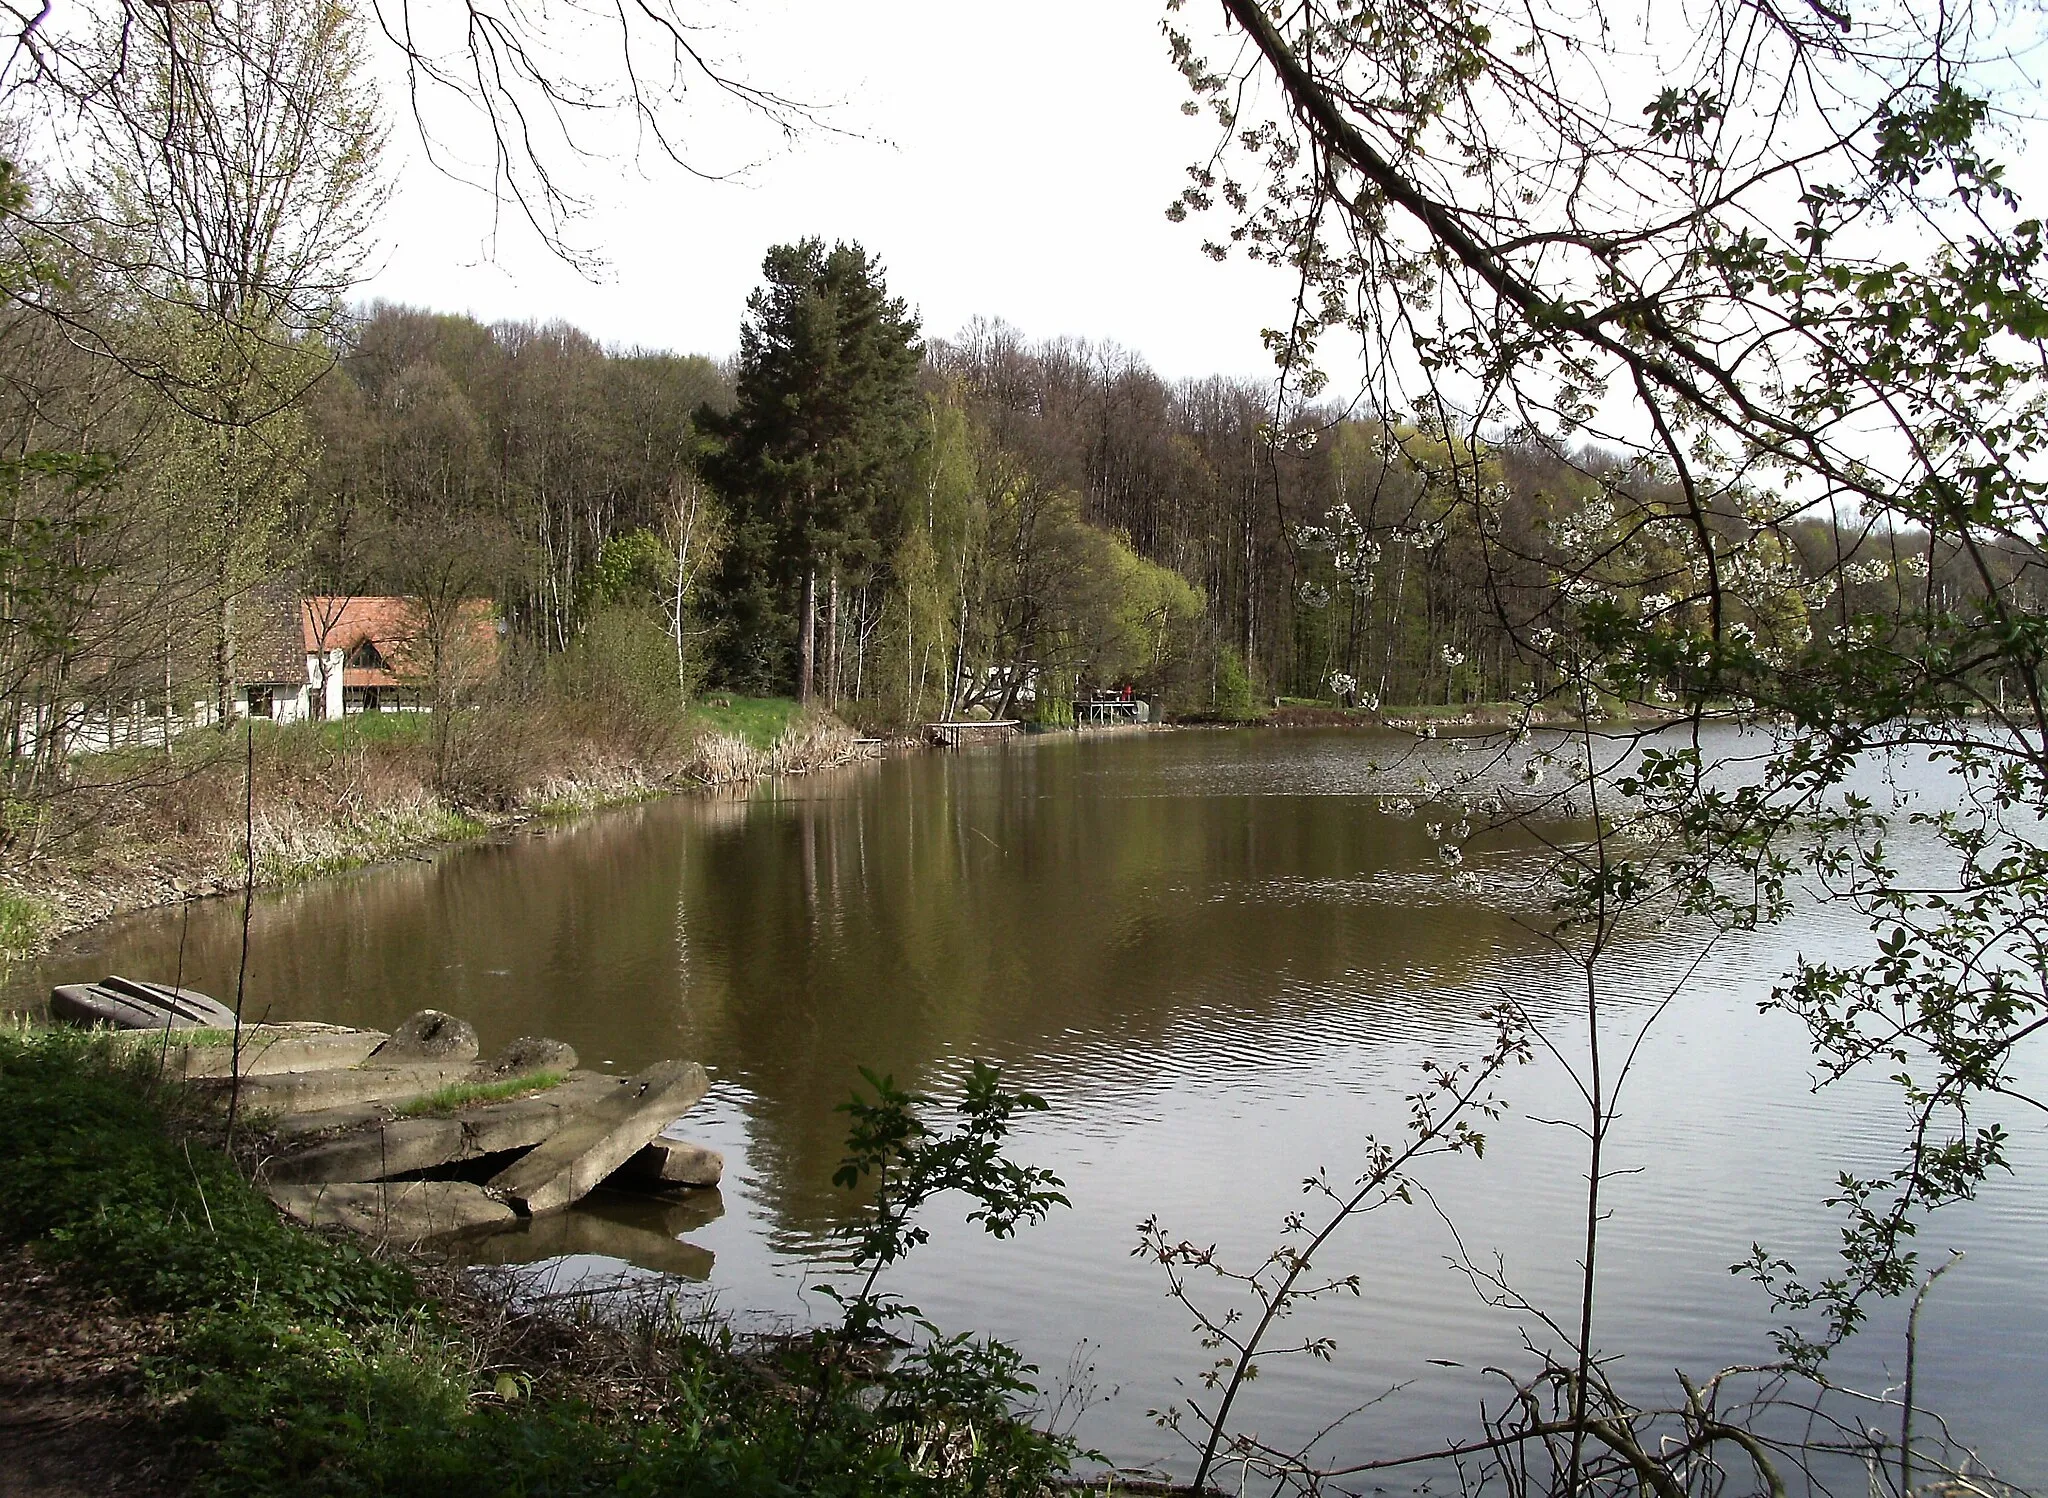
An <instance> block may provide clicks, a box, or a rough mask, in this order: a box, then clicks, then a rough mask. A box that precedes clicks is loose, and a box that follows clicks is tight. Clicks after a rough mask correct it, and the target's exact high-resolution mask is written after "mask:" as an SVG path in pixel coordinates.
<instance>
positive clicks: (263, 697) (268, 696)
mask: <svg viewBox="0 0 2048 1498" xmlns="http://www.w3.org/2000/svg"><path fill="white" fill-rule="evenodd" d="M275 715H276V707H275V701H274V698H273V696H272V689H271V688H269V687H251V688H249V716H250V717H252V718H269V717H274V716H275Z"/></svg>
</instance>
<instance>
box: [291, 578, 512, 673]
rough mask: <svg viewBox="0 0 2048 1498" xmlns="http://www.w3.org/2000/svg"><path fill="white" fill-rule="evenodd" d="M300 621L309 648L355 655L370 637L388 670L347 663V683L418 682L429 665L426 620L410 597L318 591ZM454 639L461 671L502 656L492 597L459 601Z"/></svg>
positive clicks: (303, 603) (302, 607) (476, 669)
mask: <svg viewBox="0 0 2048 1498" xmlns="http://www.w3.org/2000/svg"><path fill="white" fill-rule="evenodd" d="M299 622H300V628H301V631H302V633H303V634H304V636H305V641H306V652H307V654H309V655H317V654H320V653H322V652H324V651H328V650H340V651H343V652H345V653H349V654H353V653H354V651H355V650H356V648H357V647H358V646H359V645H361V644H363V643H364V642H365V641H368V642H369V643H370V644H371V645H372V646H374V647H375V649H376V652H377V654H378V655H379V656H381V657H383V659H384V662H385V665H386V667H387V668H388V669H384V670H379V669H376V668H374V667H362V666H345V667H343V670H342V678H341V679H342V685H343V686H349V687H392V686H401V685H408V684H415V683H417V682H419V681H420V680H421V679H422V678H424V677H425V676H426V675H427V674H428V672H429V670H430V669H431V668H430V665H429V662H428V659H427V647H426V644H425V642H424V641H423V640H422V638H421V637H422V635H423V633H424V631H425V627H426V621H425V619H424V617H423V615H422V614H421V612H420V609H419V605H418V604H416V603H415V602H413V600H411V599H409V598H389V597H336V596H331V595H329V596H319V597H312V598H302V599H301V600H299ZM454 634H455V637H456V638H455V640H454V641H453V642H452V643H454V644H456V645H458V646H459V647H460V648H461V650H462V653H463V655H464V656H465V657H468V658H469V659H466V660H465V661H464V662H463V663H462V665H461V668H460V669H461V671H462V674H465V675H471V674H480V673H481V671H482V670H483V669H484V668H486V667H488V666H491V665H495V664H496V663H497V659H498V646H499V639H498V621H497V610H496V609H495V608H494V607H493V606H492V604H491V602H490V600H489V599H487V598H470V599H465V600H464V601H463V603H462V604H461V606H460V611H459V614H458V622H457V627H456V629H455V631H454Z"/></svg>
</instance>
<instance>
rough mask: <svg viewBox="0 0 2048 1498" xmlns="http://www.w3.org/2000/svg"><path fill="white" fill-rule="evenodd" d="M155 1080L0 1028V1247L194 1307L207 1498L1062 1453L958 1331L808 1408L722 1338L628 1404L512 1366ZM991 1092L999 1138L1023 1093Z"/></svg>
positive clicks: (181, 1360)
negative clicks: (268, 1179)
mask: <svg viewBox="0 0 2048 1498" xmlns="http://www.w3.org/2000/svg"><path fill="white" fill-rule="evenodd" d="M154 1066H155V1054H154V1052H153V1051H152V1050H150V1049H148V1048H146V1047H144V1048H136V1049H133V1050H130V1049H129V1048H125V1047H124V1048H121V1049H120V1050H117V1049H116V1048H115V1047H114V1046H113V1045H112V1044H111V1043H110V1040H109V1038H108V1037H106V1036H104V1035H93V1034H89V1033H86V1032H77V1031H40V1030H36V1031H9V1032H0V1129H5V1130H6V1131H7V1135H6V1137H7V1138H8V1139H9V1141H10V1145H11V1158H10V1162H9V1169H8V1171H7V1172H5V1173H4V1174H0V1242H6V1243H9V1244H20V1243H31V1244H33V1245H34V1246H35V1248H36V1251H37V1253H38V1255H39V1256H40V1257H43V1258H45V1259H46V1260H48V1261H51V1262H55V1263H59V1264H62V1265H63V1266H65V1268H66V1269H67V1271H68V1272H69V1273H71V1274H72V1275H74V1276H76V1277H77V1278H78V1279H79V1280H80V1281H82V1282H83V1283H86V1284H89V1285H92V1286H95V1287H97V1288H99V1289H102V1290H105V1291H107V1292H108V1293H110V1294H112V1295H115V1296H117V1297H119V1298H121V1299H122V1300H124V1301H126V1302H127V1303H128V1304H130V1305H131V1306H135V1307H138V1308H145V1309H163V1310H170V1311H175V1312H178V1313H180V1314H179V1318H178V1322H177V1331H176V1336H175V1341H174V1343H173V1345H172V1347H171V1349H170V1351H169V1352H168V1354H166V1355H165V1356H162V1357H160V1358H158V1359H157V1360H156V1361H155V1362H154V1364H153V1367H152V1369H151V1379H152V1384H153V1390H154V1392H155V1393H156V1394H157V1395H159V1396H161V1397H162V1398H163V1399H164V1401H165V1403H164V1405H163V1410H164V1412H165V1413H164V1415H163V1417H162V1418H163V1419H164V1420H165V1421H166V1422H167V1425H168V1428H167V1429H166V1430H165V1431H164V1432H163V1434H164V1438H165V1439H177V1438H180V1437H182V1438H184V1439H185V1440H187V1441H189V1442H190V1443H191V1445H192V1449H193V1451H194V1453H195V1456H196V1459H197V1464H196V1470H195V1471H194V1473H193V1475H192V1478H191V1490H192V1491H193V1492H194V1493H195V1494H200V1495H208V1498H272V1495H275V1494H278V1493H286V1492H289V1493H294V1494H304V1495H308V1498H445V1495H447V1494H451V1493H459V1494H464V1495H471V1494H474V1495H480V1498H535V1495H543V1494H544V1495H549V1498H584V1495H588V1498H600V1495H605V1498H610V1495H616V1494H626V1495H641V1498H654V1495H657V1494H659V1495H681V1498H689V1495H702V1498H713V1495H718V1498H725V1495H733V1498H754V1495H758V1498H789V1495H792V1494H795V1493H805V1494H815V1495H818V1498H955V1495H957V1498H969V1495H975V1498H979V1495H983V1494H1000V1493H1008V1494H1017V1495H1019V1498H1024V1495H1027V1494H1036V1493H1038V1492H1039V1491H1041V1489H1042V1487H1043V1485H1044V1482H1045V1480H1046V1478H1047V1477H1048V1476H1050V1475H1051V1474H1052V1473H1054V1472H1056V1471H1057V1470H1058V1469H1059V1467H1060V1465H1061V1463H1062V1461H1063V1459H1064V1451H1065V1448H1064V1447H1061V1446H1059V1445H1057V1444H1056V1443H1053V1442H1050V1441H1048V1440H1046V1439H1045V1438H1042V1437H1039V1436H1037V1435H1036V1434H1034V1433H1033V1432H1031V1431H1030V1430H1029V1429H1028V1428H1026V1427H1024V1426H1021V1425H1019V1424H1017V1423H1016V1421H1015V1420H1014V1419H1013V1418H1012V1416H1011V1413H1010V1401H1011V1400H1012V1399H1013V1398H1014V1397H1016V1396H1019V1395H1021V1394H1023V1393H1025V1392H1027V1391H1028V1389H1029V1384H1028V1382H1027V1381H1026V1380H1025V1377H1024V1375H1025V1374H1026V1373H1027V1372H1028V1371H1029V1370H1027V1369H1025V1368H1023V1366H1022V1365H1021V1363H1020V1362H1019V1361H1018V1359H1017V1358H1016V1355H1015V1354H1014V1353H1013V1352H1011V1351H1010V1350H1009V1349H1007V1348H1003V1347H1001V1346H1000V1345H999V1344H983V1343H978V1342H974V1341H972V1340H971V1339H965V1338H954V1339H950V1340H939V1341H935V1342H934V1343H933V1344H932V1345H931V1346H929V1347H926V1348H924V1349H921V1350H920V1351H919V1352H917V1353H916V1354H915V1355H913V1356H911V1357H909V1358H907V1359H905V1360H904V1362H903V1363H902V1365H901V1367H900V1368H898V1369H896V1370H892V1371H890V1372H889V1373H887V1374H885V1375H884V1376H883V1377H881V1378H880V1379H879V1380H876V1379H856V1378H837V1379H835V1380H834V1381H832V1383H831V1385H830V1388H829V1391H828V1392H826V1393H825V1394H824V1395H823V1396H822V1397H806V1398H798V1397H793V1395H792V1391H791V1389H790V1387H789V1384H788V1382H787V1380H786V1377H785V1376H784V1374H783V1373H781V1372H779V1371H778V1370H777V1369H776V1368H775V1367H774V1366H772V1365H771V1364H770V1363H768V1362H765V1361H759V1360H755V1359H751V1358H748V1357H744V1356H741V1355H739V1353H738V1351H737V1350H736V1348H735V1346H734V1343H733V1340H732V1338H731V1336H730V1334H729V1333H722V1334H718V1335H713V1336H708V1337H707V1336H698V1335H695V1334H692V1333H686V1332H682V1331H677V1330H670V1331H666V1332H663V1333H662V1334H661V1335H662V1337H663V1344H662V1345H663V1347H664V1356H665V1358H666V1369H667V1376H666V1379H665V1381H664V1382H662V1383H661V1384H660V1385H659V1386H655V1387H652V1388H649V1389H643V1390H641V1391H640V1392H639V1393H638V1394H637V1395H636V1396H635V1399H634V1402H633V1404H632V1406H631V1407H630V1408H619V1407H610V1406H608V1405H605V1404H594V1403H592V1402H590V1401H589V1400H588V1399H586V1398H585V1397H584V1396H583V1395H582V1394H581V1393H580V1392H579V1391H578V1386H576V1385H575V1384H573V1383H564V1382H562V1381H561V1380H559V1379H556V1378H553V1377H550V1376H548V1375H545V1374H543V1375H542V1376H540V1377H537V1378H536V1377H532V1376H518V1375H512V1376H503V1377H501V1376H499V1374H500V1373H501V1371H502V1370H500V1369H497V1368H494V1367H492V1366H490V1362H489V1358H488V1355H487V1354H485V1353H484V1351H483V1350H482V1349H480V1348H479V1347H478V1346H477V1345H476V1344H475V1343H474V1342H473V1341H471V1340H470V1338H469V1337H468V1336H467V1335H465V1334H464V1333H462V1332H460V1331H459V1330H457V1329H456V1328H455V1327H454V1326H453V1325H451V1324H449V1323H448V1322H446V1321H445V1320H444V1319H442V1317H441V1316H440V1315H439V1314H438V1313H437V1311H436V1309H435V1308H434V1307H433V1306H432V1305H430V1304H427V1303H423V1302H422V1301H421V1300H420V1298H419V1296H418V1293H417V1290H416V1289H415V1287H414V1285H413V1282H412V1281H411V1279H410V1278H409V1277H408V1276H407V1275H406V1274H404V1273H403V1272H401V1271H399V1270H397V1269H394V1268H392V1267H391V1266H389V1265H385V1264H380V1263H377V1262H375V1261H373V1260H371V1259H369V1258H368V1257H366V1256H365V1255H364V1254H363V1253H362V1252H360V1251H359V1250H357V1249H356V1248H354V1247H353V1246H351V1245H349V1244H346V1243H341V1242H337V1241H334V1240H332V1239H328V1238H323V1237H318V1236H315V1235H313V1234H310V1233H305V1232H302V1231H299V1230H298V1229H296V1228H293V1227H291V1226H289V1225H287V1224H285V1223H283V1222H282V1221H280V1220H279V1218H278V1215H277V1213H276V1212H275V1210H274V1209H272V1207H271V1206H270V1204H269V1203H268V1202H266V1201H264V1200H263V1198H262V1197H260V1196H259V1195H257V1194H256V1193H255V1192H254V1191H252V1190H251V1189H250V1188H249V1187H248V1185H247V1184H246V1183H245V1182H244V1181H243V1180H242V1179H241V1178H240V1176H239V1175H238V1174H237V1173H236V1171H235V1169H234V1168H233V1166H232V1165H230V1164H229V1162H228V1161H227V1160H226V1158H225V1157H223V1156H222V1155H221V1154H220V1153H219V1152H218V1151H216V1150H214V1149H211V1148H209V1147H207V1146H206V1145H204V1144H202V1143H199V1142H198V1141H197V1140H194V1139H190V1138H183V1137H180V1135H179V1132H178V1131H177V1129H176V1128H175V1127H174V1126H173V1121H172V1120H171V1119H169V1118H167V1117H166V1115H165V1113H164V1111H163V1098H162V1097H161V1096H159V1095H158V1094H157V1093H156V1092H155V1091H154V1090H153V1087H152V1082H153V1078H154V1074H155V1073H154ZM519 1080H520V1082H521V1083H522V1084H524V1083H529V1082H530V1081H531V1080H532V1079H519ZM976 1098H977V1101H976V1102H975V1104H974V1113H973V1116H974V1117H975V1118H977V1119H980V1120H982V1122H981V1123H980V1124H979V1125H977V1129H978V1133H979V1135H980V1136H981V1137H984V1138H986V1137H988V1135H989V1133H990V1129H991V1127H992V1126H993V1125H995V1123H996V1120H997V1118H998V1116H999V1115H1003V1114H1004V1112H1005V1109H1006V1108H1007V1107H1009V1106H1022V1105H1023V1104H1021V1103H1016V1104H1011V1103H1008V1102H1006V1101H1005V1100H1004V1099H1003V1097H1002V1096H1001V1095H1000V1094H997V1093H995V1092H994V1091H993V1090H992V1089H984V1090H983V1091H981V1092H979V1093H977V1094H976ZM997 1133H998V1134H999V1133H1000V1129H999V1128H998V1129H997Z"/></svg>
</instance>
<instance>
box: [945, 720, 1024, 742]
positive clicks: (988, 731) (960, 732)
mask: <svg viewBox="0 0 2048 1498" xmlns="http://www.w3.org/2000/svg"><path fill="white" fill-rule="evenodd" d="M1023 731H1024V725H1023V724H1022V723H1020V722H1018V721H1017V720H1016V719H1015V718H998V719H996V720H995V721H993V722H990V723H927V724H925V726H924V733H925V737H926V738H927V739H929V740H930V741H931V742H932V743H934V744H937V745H938V746H939V747H940V748H942V749H965V748H967V747H968V746H969V745H971V744H999V743H1001V742H1002V741H1003V740H1005V739H1013V738H1015V737H1016V736H1017V735H1018V734H1020V733H1022V732H1023Z"/></svg>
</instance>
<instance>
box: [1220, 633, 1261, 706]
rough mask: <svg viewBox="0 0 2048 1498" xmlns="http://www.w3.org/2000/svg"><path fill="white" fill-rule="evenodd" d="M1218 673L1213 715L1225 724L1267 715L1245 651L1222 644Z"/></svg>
mask: <svg viewBox="0 0 2048 1498" xmlns="http://www.w3.org/2000/svg"><path fill="white" fill-rule="evenodd" d="M1215 672H1216V676H1215V687H1214V693H1213V696H1212V698H1211V706H1210V709H1209V714H1210V716H1212V717H1214V718H1215V719H1217V721H1219V722H1223V723H1256V722H1258V721H1259V719H1260V718H1262V717H1264V716H1265V704H1264V703H1263V702H1262V701H1261V700H1260V698H1259V693H1258V688H1257V686H1256V685H1255V684H1254V683H1253V681H1252V676H1251V672H1250V671H1249V670H1248V669H1247V668H1246V666H1245V663H1244V656H1243V655H1242V654H1240V653H1239V652H1238V651H1237V650H1236V649H1235V648H1233V647H1232V646H1229V645H1224V646H1222V647H1220V648H1219V649H1218V650H1217V652H1216V667H1215Z"/></svg>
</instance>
